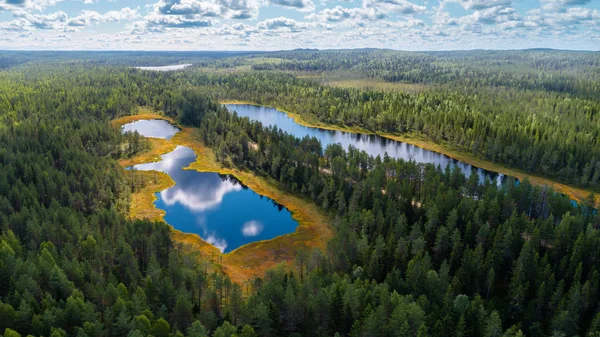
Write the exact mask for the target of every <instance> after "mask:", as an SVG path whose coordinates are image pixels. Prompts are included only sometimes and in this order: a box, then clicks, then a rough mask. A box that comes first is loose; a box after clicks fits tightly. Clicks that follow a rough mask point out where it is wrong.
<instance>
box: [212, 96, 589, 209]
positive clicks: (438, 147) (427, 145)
mask: <svg viewBox="0 0 600 337" xmlns="http://www.w3.org/2000/svg"><path fill="white" fill-rule="evenodd" d="M220 103H221V104H248V105H255V106H265V107H270V108H274V109H277V110H279V111H281V112H284V113H286V114H287V115H288V116H289V117H290V118H292V119H293V120H294V122H296V123H297V124H299V125H302V126H306V127H311V128H319V129H324V130H332V131H342V132H352V133H362V134H367V135H378V136H381V137H385V138H388V139H391V140H395V141H398V142H403V143H407V144H411V145H415V146H418V147H420V148H423V149H425V150H429V151H433V152H437V153H441V154H444V155H446V156H448V157H450V158H452V159H456V160H458V161H461V162H463V163H466V164H469V165H472V166H475V167H479V168H481V169H484V170H487V171H492V172H497V173H501V174H504V175H507V176H512V177H516V178H518V179H519V180H525V179H528V180H529V181H530V182H531V183H532V184H534V185H538V186H546V185H547V186H549V187H551V188H552V189H554V190H555V191H557V192H559V193H562V194H565V195H567V196H569V197H570V198H571V199H573V200H576V201H577V202H580V201H582V200H584V199H585V198H587V197H588V195H589V194H590V193H592V191H590V190H586V189H582V188H578V187H573V186H569V185H566V184H563V183H560V182H557V181H554V180H552V179H549V178H545V177H541V176H538V175H535V174H531V173H527V172H524V171H522V170H519V169H514V168H510V167H506V166H504V165H502V164H499V163H492V162H489V161H487V160H484V159H481V158H478V157H476V156H473V155H472V154H470V153H468V152H465V151H462V150H459V149H456V148H455V147H453V146H450V145H446V144H438V143H436V142H433V141H432V140H429V139H427V138H425V137H424V136H422V135H415V134H403V135H400V134H389V133H381V132H372V131H369V130H367V129H364V128H360V127H349V126H338V125H332V124H327V123H323V122H320V121H313V120H308V119H306V118H305V117H303V116H301V115H299V114H297V113H294V112H291V111H287V110H285V109H282V108H279V107H276V106H269V105H264V104H258V103H255V102H249V101H240V100H221V101H220Z"/></svg>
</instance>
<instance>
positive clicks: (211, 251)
mask: <svg viewBox="0 0 600 337" xmlns="http://www.w3.org/2000/svg"><path fill="white" fill-rule="evenodd" d="M157 118H161V119H165V120H168V121H170V122H172V123H173V121H172V120H170V119H168V118H165V117H163V116H160V115H157V114H153V113H144V114H138V115H135V116H128V117H123V118H120V119H118V120H115V121H113V125H115V126H120V125H123V124H126V123H130V122H132V121H135V120H140V119H157ZM165 143H170V144H169V145H168V146H167V145H164V146H156V147H154V146H153V148H152V149H151V150H150V151H148V152H147V153H144V154H141V155H140V156H138V157H136V158H132V159H129V160H128V162H135V163H139V162H141V160H142V158H150V159H154V158H157V157H159V156H160V155H162V154H164V153H166V152H162V151H165V150H168V149H169V148H174V147H175V146H177V145H182V146H187V147H189V148H191V149H192V150H193V151H194V152H195V153H196V155H197V156H198V157H197V159H196V162H194V163H192V164H191V165H190V166H189V167H187V168H185V169H187V170H197V171H199V172H218V173H221V174H231V175H233V176H235V177H236V178H237V179H238V180H240V181H241V182H242V183H243V184H245V185H246V186H248V187H250V188H251V189H252V190H254V191H255V192H256V193H259V194H261V195H264V196H266V197H268V198H271V199H273V200H275V201H276V202H278V203H279V204H282V205H284V206H285V207H286V208H287V209H289V210H290V211H291V212H292V214H293V218H294V219H295V220H296V221H298V223H299V226H298V228H297V229H296V231H295V232H294V233H290V234H287V235H283V236H279V237H276V238H274V239H271V240H267V241H260V242H254V243H250V244H247V245H244V246H242V247H240V248H238V249H236V250H234V251H232V252H229V253H227V254H221V252H220V251H219V250H218V249H217V248H216V247H214V246H212V245H210V244H208V243H207V242H205V241H204V240H202V238H200V236H198V235H197V234H191V233H183V232H181V231H179V230H176V229H174V228H172V227H171V228H172V231H173V239H174V240H175V241H176V242H178V243H179V244H181V246H182V247H183V248H184V249H186V250H188V251H195V252H199V253H200V255H202V256H204V257H209V258H210V260H211V261H218V262H219V264H220V265H221V267H222V269H223V271H224V272H225V273H227V275H229V277H230V278H231V279H232V280H233V281H235V282H238V283H240V284H242V283H244V282H245V281H247V280H250V279H252V278H254V277H256V276H262V275H264V273H265V272H266V271H267V270H268V269H270V268H273V267H275V266H277V265H279V264H281V263H283V264H285V265H287V266H290V265H291V264H292V263H293V261H294V258H295V255H296V252H297V251H298V250H299V249H308V250H310V249H312V248H322V249H324V248H325V247H326V245H327V242H328V241H329V239H331V237H332V236H333V233H332V230H331V228H330V227H329V225H328V224H329V223H330V219H328V218H327V216H325V215H324V214H323V213H322V212H321V211H320V210H319V208H318V207H317V206H316V205H315V204H314V203H313V202H311V201H310V200H305V199H302V198H299V197H296V196H294V195H291V194H288V193H285V192H282V191H281V190H279V189H278V188H277V183H276V182H274V181H270V180H267V179H265V178H262V177H258V176H256V175H254V174H253V173H251V172H247V171H241V170H237V169H229V168H225V167H223V166H222V165H221V164H220V163H219V162H217V160H216V158H215V155H214V153H213V151H212V150H211V149H210V148H208V147H206V146H204V145H203V144H202V143H201V142H200V141H199V140H198V139H197V138H196V136H195V133H194V129H193V128H181V131H180V132H179V133H177V134H176V135H175V136H173V138H171V139H170V140H169V141H165ZM167 152H168V151H167ZM128 162H127V163H128ZM123 163H126V162H123ZM122 165H123V164H122ZM124 166H125V165H124ZM134 174H137V175H140V176H136V179H144V180H145V181H144V187H143V188H142V189H141V190H139V191H138V192H137V193H134V194H133V195H132V198H131V208H130V217H131V218H140V219H141V218H148V219H151V220H161V221H164V219H163V216H164V211H162V210H159V209H157V208H156V207H155V206H154V201H155V200H156V197H155V193H157V192H159V191H162V190H164V189H166V188H168V187H171V186H173V185H174V184H175V183H174V182H173V180H172V179H171V178H170V177H169V176H168V175H166V174H164V173H161V172H156V171H146V172H140V171H137V172H135V173H134Z"/></svg>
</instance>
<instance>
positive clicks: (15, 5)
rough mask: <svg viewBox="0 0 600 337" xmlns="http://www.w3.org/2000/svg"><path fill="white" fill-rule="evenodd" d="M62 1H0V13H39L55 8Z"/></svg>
mask: <svg viewBox="0 0 600 337" xmlns="http://www.w3.org/2000/svg"><path fill="white" fill-rule="evenodd" d="M61 1H62V0H0V11H3V10H5V11H18V10H28V11H41V10H43V9H44V8H46V7H51V6H56V5H57V4H58V3H59V2H61Z"/></svg>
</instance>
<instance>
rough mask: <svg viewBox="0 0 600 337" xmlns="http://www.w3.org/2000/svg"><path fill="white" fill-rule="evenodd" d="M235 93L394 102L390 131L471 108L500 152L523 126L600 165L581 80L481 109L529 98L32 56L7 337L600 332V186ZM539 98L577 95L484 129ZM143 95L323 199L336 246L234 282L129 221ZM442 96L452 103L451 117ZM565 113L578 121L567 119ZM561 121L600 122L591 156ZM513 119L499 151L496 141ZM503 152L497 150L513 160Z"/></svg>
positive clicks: (14, 141) (364, 105) (10, 147)
mask: <svg viewBox="0 0 600 337" xmlns="http://www.w3.org/2000/svg"><path fill="white" fill-rule="evenodd" d="M439 57H442V56H439ZM443 57H451V56H443ZM222 62H225V61H222ZM231 62H238V61H234V60H232V61H231ZM557 66H558V65H557ZM544 67H550V65H546V66H544ZM566 67H567V68H568V66H566ZM217 83H218V84H219V85H218V86H217V85H216V84H217ZM535 85H537V84H535ZM283 87H285V88H286V89H285V90H286V93H285V94H281V93H282V89H281V88H283ZM250 88H251V89H250ZM482 90H484V89H482ZM511 90H512V89H511ZM484 91H485V90H484ZM246 92H248V93H247V94H246ZM250 92H251V93H250ZM482 92H483V91H482ZM479 93H481V92H479ZM233 94H236V95H238V97H239V98H250V97H253V99H255V100H263V101H265V102H281V104H285V105H287V106H289V107H291V108H299V109H298V110H296V111H298V112H300V113H305V114H312V115H313V116H315V117H316V118H319V119H322V120H325V121H329V122H335V121H338V122H339V121H341V120H343V121H345V122H348V121H350V122H351V123H355V124H360V125H368V124H369V123H372V125H371V126H372V127H375V128H384V125H385V123H388V122H389V121H388V122H386V118H387V117H385V116H384V115H381V111H387V110H386V109H388V110H389V111H390V114H391V115H390V116H392V117H390V118H391V120H392V121H393V123H389V125H391V126H392V127H396V126H398V125H400V126H401V125H408V124H403V123H405V122H406V121H408V120H410V123H409V124H411V125H413V126H415V125H416V126H419V125H420V126H419V127H420V128H421V129H419V130H420V131H423V130H425V128H427V132H426V133H428V134H431V135H436V134H438V135H441V136H443V137H447V136H449V135H451V134H455V133H454V132H453V131H451V130H452V129H453V128H454V129H455V130H458V129H460V127H461V125H462V127H465V125H467V126H468V125H471V124H470V123H471V122H467V121H468V120H469V119H468V118H471V117H473V118H474V119H473V120H476V121H477V123H476V124H473V127H474V129H473V130H475V129H476V131H473V132H474V134H475V135H477V134H486V135H490V136H491V137H492V140H490V141H491V142H492V143H487V142H488V141H487V140H485V139H483V140H482V143H480V144H479V145H478V148H482V149H492V150H493V149H500V150H502V149H504V148H505V145H506V144H507V143H506V144H505V143H503V142H511V141H515V139H517V140H518V142H519V144H524V145H523V146H524V147H523V149H529V150H531V151H539V154H540V155H541V156H542V157H544V155H547V154H548V153H551V154H548V155H547V156H550V157H551V160H550V162H552V163H553V164H552V165H558V166H560V167H561V168H566V169H568V168H574V167H580V166H581V164H582V163H584V164H583V165H584V166H585V165H587V164H589V165H592V166H594V165H595V164H593V161H592V160H591V159H590V158H594V156H595V155H596V154H595V153H596V145H595V137H593V134H595V132H597V130H596V129H597V126H596V125H595V124H594V121H595V119H593V118H592V117H589V116H588V117H586V116H584V115H585V114H582V113H581V112H580V111H582V110H580V109H579V107H581V106H583V107H585V106H588V105H589V106H590V109H592V110H593V109H597V102H595V101H593V100H590V99H588V98H585V97H584V96H585V95H584V94H582V93H581V92H579V93H577V94H576V93H575V92H572V93H571V94H573V97H572V98H569V99H567V98H565V97H566V96H562V94H543V93H540V92H520V93H519V94H518V95H523V96H518V97H519V98H517V99H511V100H505V101H504V103H503V104H502V109H505V110H506V111H504V110H502V111H499V112H498V111H495V110H493V109H492V108H490V109H492V110H493V111H495V112H492V110H490V111H488V112H486V113H482V114H474V113H472V110H470V108H471V107H473V106H474V105H475V106H477V105H478V104H481V107H483V105H484V103H482V102H483V101H485V100H486V99H488V98H489V99H490V100H503V99H506V98H507V97H509V96H510V95H512V92H511V91H510V90H508V89H507V91H506V92H503V90H502V89H499V90H498V91H497V92H496V93H494V94H492V93H490V92H488V94H487V95H488V96H485V95H483V96H482V97H483V98H478V99H475V98H474V96H468V95H467V96H465V94H464V93H458V92H457V93H447V92H446V93H443V92H433V93H427V94H423V95H417V96H411V95H405V94H383V93H375V92H360V91H356V90H341V89H339V90H338V89H329V88H326V87H322V86H319V85H317V84H314V83H310V82H305V81H299V80H296V79H293V78H292V77H288V76H287V75H273V74H265V75H256V74H250V75H206V74H201V73H196V72H193V71H191V72H189V73H183V72H177V73H172V74H167V73H148V72H141V71H138V70H124V69H120V68H113V67H97V66H92V67H91V66H82V65H78V64H71V65H68V66H64V65H63V66H60V67H59V66H49V67H47V68H46V67H41V66H37V65H36V64H32V65H30V66H18V67H16V68H14V69H12V70H9V71H5V72H2V73H0V120H1V121H2V123H1V124H0V144H2V147H0V230H1V234H0V331H2V332H3V333H4V336H5V337H8V336H10V337H18V336H27V335H32V336H53V337H64V336H78V337H86V336H87V337H108V336H127V337H141V336H149V335H152V336H155V337H180V336H189V337H204V336H245V337H251V336H420V337H426V336H431V337H441V336H454V335H455V336H523V335H527V336H552V335H556V336H560V335H567V336H571V335H580V336H590V337H591V336H598V335H599V332H600V314H599V312H598V310H599V308H598V299H599V295H600V294H599V293H598V289H600V284H599V283H600V276H599V271H598V270H599V268H600V265H599V264H600V256H598V254H599V252H598V249H597V247H599V246H600V233H599V232H598V229H597V224H598V220H599V217H598V214H597V212H596V210H595V209H594V207H593V205H594V198H593V196H590V198H589V200H587V201H586V202H584V203H582V204H581V205H578V206H575V205H572V204H571V203H570V200H569V199H568V198H567V197H565V196H562V195H558V194H555V193H554V192H553V191H552V190H550V189H548V188H540V187H535V186H532V185H531V184H530V183H529V182H527V181H522V182H520V183H519V184H517V183H516V182H515V180H514V179H508V180H507V181H506V182H505V183H504V185H502V186H501V187H498V186H496V184H495V183H492V182H490V181H485V182H483V183H479V182H478V181H477V180H476V179H467V178H466V177H464V176H463V174H462V173H461V172H458V171H457V170H455V171H450V170H444V169H441V168H438V167H434V166H432V165H421V164H416V163H413V162H406V161H403V160H394V159H391V158H388V157H387V156H386V157H384V158H380V157H377V158H373V157H370V156H368V155H367V154H366V153H364V152H360V151H357V150H356V149H354V148H352V147H351V148H349V149H342V148H341V147H340V146H336V145H332V146H329V147H327V148H326V149H323V148H322V147H321V144H319V142H318V141H316V140H315V139H311V138H308V137H305V138H303V139H297V138H294V137H292V136H290V135H287V134H284V133H282V132H280V131H279V130H277V129H276V128H264V127H263V126H262V125H260V124H258V123H252V122H250V121H249V120H248V119H244V118H239V117H237V116H235V115H233V114H230V113H229V112H227V111H226V110H225V109H224V108H222V107H220V105H219V104H217V103H216V102H214V101H213V100H212V99H210V98H208V97H211V96H214V97H227V96H230V95H233ZM244 95H247V96H244ZM251 95H252V96H251ZM473 95H474V93H473ZM503 95H505V96H503ZM469 97H470V98H469ZM485 97H487V98H485ZM503 97H504V98H503ZM540 97H541V98H540ZM544 97H545V98H544ZM537 99H542V100H545V99H547V102H546V103H543V105H546V104H550V105H554V104H555V103H556V104H558V105H557V107H558V106H561V107H562V108H560V109H559V110H560V113H558V112H557V114H550V115H544V116H542V115H538V117H539V118H540V120H543V121H545V122H544V123H540V124H539V125H538V124H536V125H538V126H539V130H538V131H540V133H539V135H540V136H539V138H538V136H535V137H533V136H532V137H530V136H531V135H532V134H531V132H533V131H532V130H529V131H527V132H530V134H529V136H527V135H525V136H523V137H522V138H519V137H518V135H519V133H520V132H521V130H519V129H518V128H511V127H508V126H507V125H509V124H505V125H504V126H503V128H501V127H498V128H497V129H495V128H496V126H495V124H496V122H494V125H491V124H487V126H486V124H485V123H487V122H486V120H487V119H489V116H491V114H492V113H498V115H499V116H503V117H499V118H506V120H505V121H507V123H508V118H509V117H510V116H513V115H514V116H516V118H525V119H526V118H527V115H526V114H525V116H522V117H519V116H517V115H518V113H517V112H518V110H514V111H513V109H517V108H518V107H517V106H516V105H517V104H519V103H518V102H520V101H526V102H529V103H523V104H533V103H531V102H533V101H536V100H537ZM332 100H333V101H335V102H337V103H335V107H334V109H331V107H332V105H331V102H332ZM448 100H451V101H452V102H450V101H448ZM140 104H141V105H147V106H151V107H155V108H157V109H159V110H161V111H163V112H164V113H165V114H167V115H169V116H172V117H174V118H177V119H178V120H179V122H180V123H182V124H187V125H193V126H197V127H198V130H197V136H198V138H199V139H201V140H203V141H204V142H205V143H206V144H207V145H210V146H211V147H212V148H213V149H214V151H215V153H216V156H217V158H218V159H219V160H220V161H222V162H223V163H224V164H226V165H230V166H236V167H239V168H243V169H247V170H251V171H253V172H254V173H256V174H258V175H261V176H263V177H265V178H267V179H270V180H271V181H272V182H274V183H275V184H277V185H278V186H279V187H280V188H281V189H283V190H286V191H287V192H289V193H294V194H296V195H299V196H302V197H305V198H307V199H310V200H314V202H315V203H317V204H318V205H319V206H322V208H323V211H324V212H326V213H327V214H329V215H330V216H331V219H332V221H331V224H330V225H331V226H332V227H333V228H334V229H335V236H334V238H333V239H332V240H331V242H330V243H329V245H328V247H327V250H326V251H324V252H322V251H318V250H315V251H308V252H307V251H304V250H300V251H299V253H298V257H297V258H296V260H295V263H296V266H295V268H292V269H284V268H276V269H274V270H271V271H269V272H268V273H267V275H265V276H264V277H263V278H259V279H256V280H252V281H250V282H248V283H247V284H241V285H232V284H231V281H230V280H229V279H228V278H227V277H226V276H224V275H222V274H220V273H216V272H215V273H207V272H206V270H207V264H208V263H209V261H204V260H203V259H202V258H198V257H197V256H195V255H187V254H186V253H184V252H183V250H180V249H178V247H177V246H176V245H175V244H174V242H172V241H171V238H170V230H169V228H168V227H167V226H166V225H165V224H163V223H153V222H149V221H128V220H126V219H125V218H124V216H123V214H124V212H125V211H126V210H127V202H128V198H129V194H130V192H131V188H132V186H133V187H135V186H136V185H135V184H133V183H132V182H131V181H130V178H128V177H126V175H124V174H123V173H122V170H121V169H120V168H119V167H118V165H117V164H116V162H115V160H116V159H118V158H121V157H124V156H131V155H135V154H136V153H137V152H138V151H142V150H144V149H145V147H144V145H143V141H142V140H141V139H139V137H137V136H135V135H121V134H120V130H116V129H113V128H111V127H110V124H109V120H110V119H111V118H114V117H117V116H121V115H126V114H129V113H131V111H132V109H133V108H134V107H135V106H136V105H140ZM404 104H407V105H404ZM472 104H474V105H472ZM338 105H339V107H340V108H339V109H338V108H337V106H338ZM405 106H406V107H412V108H415V107H419V109H421V110H420V111H421V114H420V115H419V116H429V117H426V119H425V120H427V123H424V122H423V121H418V120H417V117H415V116H417V115H414V114H411V112H410V111H413V112H414V110H409V111H408V112H406V113H405V112H403V111H404V110H402V109H400V108H401V107H405ZM450 106H452V107H453V108H452V109H449V110H444V109H445V108H444V107H450ZM467 106H468V107H469V109H466V110H465V109H464V108H465V107H467ZM324 107H326V109H324ZM433 107H436V109H437V108H439V109H440V110H439V111H446V112H448V113H449V112H450V111H451V112H452V113H451V114H450V115H444V114H442V113H438V114H434V113H433V112H432V111H433V110H431V109H433ZM563 108H564V109H563ZM303 109H305V110H303ZM428 109H430V110H428ZM494 109H496V108H494ZM498 109H500V108H498ZM584 110H585V109H584ZM592 110H590V111H592ZM427 111H429V112H430V114H429V115H428V112H427ZM464 111H471V112H470V113H467V112H465V114H466V115H461V114H462V113H463V112H464ZM481 111H483V110H481ZM540 111H541V110H540ZM594 111H595V110H594ZM404 114H405V115H404ZM363 115H364V116H363ZM402 116H404V117H406V118H407V120H406V121H402V118H404V117H402ZM411 116H412V117H411ZM452 116H456V118H462V117H465V116H471V117H468V118H467V119H465V120H464V123H466V124H462V122H456V123H451V122H448V121H447V120H445V118H454V117H452ZM460 116H462V117H460ZM590 116H591V115H590ZM542 117H543V118H542ZM556 117H560V118H559V120H560V122H556V125H559V124H560V128H559V127H558V126H556V127H557V128H556V129H553V126H552V125H553V123H554V122H552V121H551V120H553V119H555V118H556ZM419 118H420V117H419ZM423 118H425V117H423ZM427 118H429V119H427ZM465 118H466V117H465ZM479 118H481V119H479ZM442 121H444V123H446V124H444V123H442ZM520 121H521V122H522V120H520ZM430 122H431V123H430ZM546 122H547V123H546ZM361 123H362V124H361ZM381 123H383V124H381ZM406 123H408V122H406ZM481 123H483V124H481ZM442 124H443V125H442ZM446 125H449V127H446ZM475 125H476V126H475ZM563 127H564V128H565V130H567V129H568V130H569V132H575V130H577V132H579V133H582V134H583V133H586V132H588V131H589V132H588V133H589V134H590V135H592V136H590V137H588V138H586V137H582V138H581V139H580V138H579V137H580V136H579V135H577V136H576V139H577V142H579V143H581V144H583V145H582V146H585V151H584V150H583V147H582V149H578V148H577V147H576V146H574V145H573V144H575V143H573V142H565V139H569V138H568V137H564V136H563V137H562V140H560V139H559V138H560V136H559V135H557V133H560V132H559V131H560V130H563V129H562V128H563ZM386 130H387V129H386ZM502 130H504V131H502ZM511 130H512V131H511ZM536 130H537V129H536ZM494 132H496V133H494ZM503 132H505V134H504V136H503V138H502V139H503V140H502V142H501V143H499V145H498V147H494V146H492V147H491V148H490V144H492V145H493V144H495V143H496V140H495V139H497V138H496V137H497V135H498V134H499V133H503ZM536 132H537V131H535V132H534V133H533V134H537V133H536ZM569 132H568V133H569ZM444 135H445V136H444ZM472 136H473V135H469V133H466V135H465V137H472ZM461 137H462V136H461ZM574 137H575V136H574ZM451 138H452V137H449V138H448V139H447V141H452V140H451ZM473 139H476V138H473ZM473 139H470V140H469V141H472V140H473ZM534 139H535V141H534ZM573 139H575V138H573ZM559 140H560V141H559ZM135 142H139V143H140V144H139V146H138V145H133V144H134V143H135ZM249 142H252V143H255V144H258V149H254V147H250V146H248V144H249ZM484 142H485V143H484ZM465 144H466V143H465ZM482 144H483V145H482ZM480 145H481V146H480ZM469 146H471V145H469ZM492 150H490V151H492ZM486 151H487V150H486ZM494 151H495V150H493V151H492V152H490V153H495V155H498V160H502V161H506V162H508V163H510V160H511V158H513V157H511V156H510V155H500V154H499V153H500V152H498V153H496V152H494ZM553 151H554V152H553ZM553 153H556V158H554V157H553V156H554V154H553ZM565 154H572V156H573V159H572V160H571V159H569V157H568V156H566V157H565ZM486 155H487V152H486ZM514 158H516V157H514ZM552 158H554V159H556V162H554V161H553V160H554V159H552ZM523 162H525V163H529V162H530V158H529V157H528V158H526V159H524V160H523ZM540 163H544V164H543V165H547V164H548V163H547V162H544V161H543V160H542V161H540ZM590 167H591V166H590ZM554 169H555V168H554V167H548V170H550V171H551V170H554ZM593 170H596V167H595V166H594V168H593ZM555 172H560V171H555ZM574 172H575V171H573V172H571V173H569V174H565V175H564V178H565V179H570V178H569V177H571V178H572V177H574V176H575V175H576V173H574ZM590 172H592V171H590ZM594 172H595V171H594ZM594 174H596V173H594ZM559 175H560V174H559ZM590 185H592V186H594V185H593V184H591V183H590Z"/></svg>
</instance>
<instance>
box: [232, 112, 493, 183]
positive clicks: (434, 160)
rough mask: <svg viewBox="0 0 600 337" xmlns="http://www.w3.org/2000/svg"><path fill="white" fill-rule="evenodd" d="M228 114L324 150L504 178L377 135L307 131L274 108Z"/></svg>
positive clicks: (323, 130)
mask: <svg viewBox="0 0 600 337" xmlns="http://www.w3.org/2000/svg"><path fill="white" fill-rule="evenodd" d="M225 106H226V107H227V109H229V111H236V112H237V114H238V115H239V116H242V117H248V118H249V119H250V120H254V121H260V122H261V123H262V124H263V125H266V126H277V127H278V128H279V129H280V130H283V131H285V132H288V133H290V134H292V135H294V136H296V137H299V138H302V137H304V136H306V135H308V136H311V137H316V138H317V139H319V140H320V141H321V144H322V145H323V149H325V147H326V146H327V145H329V144H335V143H340V144H341V145H342V146H343V147H344V148H345V149H348V146H349V145H353V146H354V147H356V148H357V149H359V150H363V151H365V152H367V153H368V154H369V155H372V156H374V157H375V156H378V155H379V156H381V157H382V158H383V156H384V154H385V153H386V152H387V154H388V156H390V157H392V158H402V159H404V160H413V161H415V162H417V163H429V164H435V165H440V166H441V167H443V168H445V167H446V166H448V165H452V166H451V167H453V168H454V167H458V168H460V169H461V170H462V172H463V173H464V174H465V175H466V176H470V175H471V173H472V172H475V173H477V174H478V175H479V178H480V181H483V179H484V178H485V177H487V178H489V179H490V180H492V181H496V182H497V183H498V184H500V183H501V182H502V180H503V179H504V178H505V176H504V175H503V174H500V173H497V172H491V171H486V170H483V169H480V168H478V167H475V166H472V165H469V164H466V163H463V162H461V161H458V160H456V159H452V158H450V157H448V156H446V155H444V154H441V153H438V152H434V151H429V150H425V149H423V148H421V147H418V146H415V145H411V144H407V143H403V142H398V141H395V140H391V139H388V138H385V137H381V136H377V135H367V134H361V133H353V132H342V131H336V130H326V129H320V128H314V127H307V126H303V125H300V124H298V123H296V122H295V121H294V120H293V119H292V118H290V117H289V116H288V115H287V114H286V113H285V112H282V111H279V110H277V109H274V108H269V107H264V106H257V105H249V104H225Z"/></svg>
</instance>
